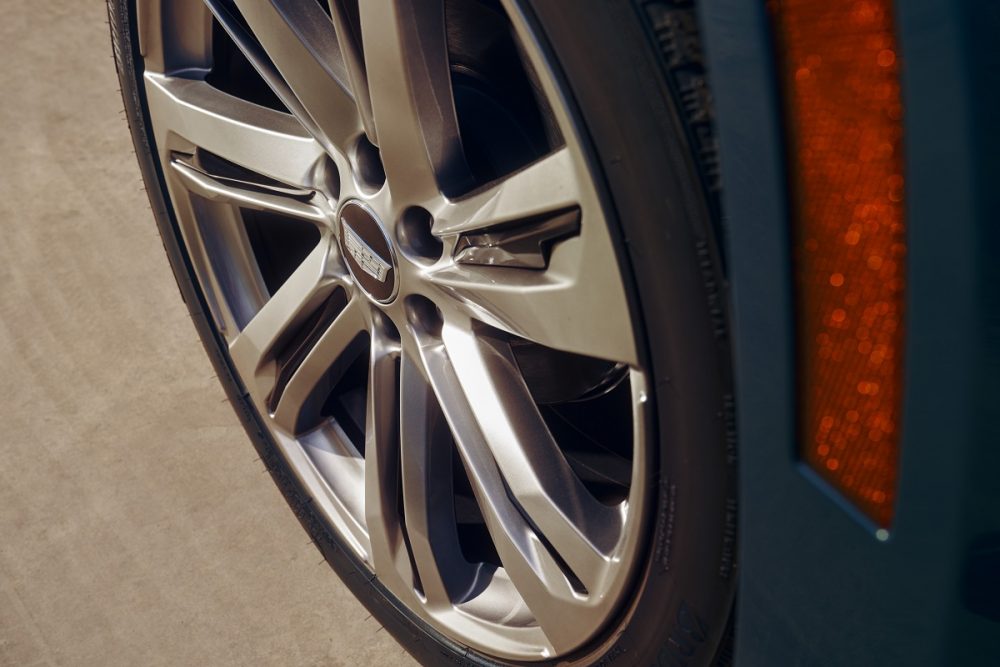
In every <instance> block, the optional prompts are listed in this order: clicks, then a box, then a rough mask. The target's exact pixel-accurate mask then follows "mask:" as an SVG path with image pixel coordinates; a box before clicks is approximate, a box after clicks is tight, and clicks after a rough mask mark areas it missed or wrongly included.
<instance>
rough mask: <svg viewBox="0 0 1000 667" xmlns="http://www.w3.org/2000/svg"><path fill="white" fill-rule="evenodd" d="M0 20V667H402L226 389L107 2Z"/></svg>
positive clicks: (26, 11)
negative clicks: (166, 225) (182, 265)
mask: <svg viewBox="0 0 1000 667" xmlns="http://www.w3.org/2000/svg"><path fill="white" fill-rule="evenodd" d="M0 15H2V16H3V19H2V20H0V63H3V65H2V66H0V91H3V92H2V94H0V666H8V665H9V666H14V665H17V666H21V665H194V664H199V665H247V664H251V665H267V664H292V665H321V664H322V665H390V664H391V665H400V664H409V663H410V658H409V657H408V656H407V655H406V654H405V653H404V652H403V651H402V649H400V647H399V646H398V645H397V644H396V643H395V642H394V641H393V639H392V638H391V637H390V636H389V635H388V633H386V632H385V631H381V628H380V626H379V625H378V624H377V623H376V622H375V621H374V620H372V619H370V618H369V616H368V613H367V612H366V611H365V609H364V608H363V607H362V606H361V605H360V604H359V603H358V602H356V601H355V600H354V599H353V598H352V597H351V595H350V593H349V592H348V591H347V589H346V588H345V587H344V586H343V585H342V584H341V583H340V581H339V580H338V579H337V578H336V576H335V575H334V574H333V572H332V570H330V569H329V567H328V566H327V565H326V564H325V563H324V562H321V556H320V555H319V553H318V552H317V550H316V549H315V547H313V546H312V545H311V544H310V542H309V540H308V538H307V537H306V535H305V533H304V532H303V531H302V530H301V528H300V527H299V524H298V522H297V521H296V520H295V518H294V517H293V516H292V513H291V511H290V510H289V509H288V508H287V507H286V505H285V503H284V501H283V500H282V498H281V497H280V495H279V493H278V491H277V490H276V488H275V487H274V486H273V485H272V483H271V480H270V478H269V477H268V475H267V474H266V473H265V472H264V471H263V468H262V466H261V464H260V463H259V462H256V461H255V453H254V451H253V448H252V446H251V445H250V444H249V442H248V441H247V440H246V438H245V436H244V434H243V431H242V429H241V428H240V426H239V425H238V423H237V420H236V417H235V416H234V415H233V413H232V411H231V409H230V407H229V405H228V404H227V403H226V402H225V401H224V399H223V394H222V390H221V389H220V388H219V387H218V386H217V384H216V380H215V379H214V377H213V374H212V369H211V366H210V364H209V362H208V359H207V358H206V356H205V353H204V351H203V350H202V348H201V345H200V343H199V342H198V340H197V338H196V335H195V330H194V327H193V326H192V324H191V323H190V321H189V319H188V316H187V313H186V311H185V309H184V305H183V304H182V302H181V299H180V297H179V295H178V292H177V288H176V287H175V285H174V281H173V278H172V277H171V275H170V270H169V268H168V267H167V262H166V259H165V256H164V253H163V250H162V248H161V246H160V240H159V238H158V236H157V233H156V229H155V226H154V223H153V220H152V217H151V214H150V212H149V208H148V205H147V202H146V196H145V194H144V192H143V188H142V184H141V183H140V180H139V173H138V169H137V167H136V163H135V159H134V157H133V155H132V146H131V143H130V140H129V136H128V132H127V128H126V124H125V120H124V118H123V117H122V115H121V109H122V105H121V101H120V99H119V96H118V91H117V80H116V77H115V70H114V63H113V61H112V59H111V50H110V47H109V39H108V29H107V25H106V23H105V15H104V6H103V2H101V0H85V1H83V2H71V1H70V0H58V1H57V2H17V1H15V0H0Z"/></svg>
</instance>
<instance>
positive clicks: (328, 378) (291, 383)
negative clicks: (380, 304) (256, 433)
mask: <svg viewBox="0 0 1000 667" xmlns="http://www.w3.org/2000/svg"><path fill="white" fill-rule="evenodd" d="M366 308H367V304H366V303H365V302H363V301H362V299H361V298H360V297H353V298H351V299H350V301H348V302H347V304H346V305H345V306H344V308H343V310H342V311H340V313H339V314H338V315H337V316H336V318H335V319H334V320H333V323H332V324H331V325H330V326H329V328H327V329H326V330H325V331H324V332H323V333H322V334H320V335H319V338H318V340H316V342H315V345H314V346H313V347H312V348H311V349H310V350H309V352H308V353H307V354H306V356H305V358H304V359H303V360H302V363H301V365H299V367H298V369H297V370H296V371H295V373H294V374H293V375H292V376H291V378H290V379H289V380H288V383H287V385H286V386H285V387H284V389H283V392H282V394H281V399H280V401H279V402H278V404H277V407H276V408H275V411H274V421H275V423H277V424H278V425H279V426H281V427H282V428H284V429H285V430H287V431H288V432H289V433H296V432H298V431H299V430H300V426H299V425H300V424H301V423H302V422H303V420H308V419H310V418H311V419H315V418H316V416H317V414H318V411H319V408H320V405H319V404H318V403H317V399H318V400H320V401H321V400H322V398H323V397H325V396H326V394H327V393H329V390H330V389H332V388H333V384H334V383H335V382H336V380H337V379H338V373H337V371H342V370H343V368H342V367H340V366H338V362H343V361H347V360H346V359H344V357H345V356H346V355H345V353H346V352H347V350H348V348H349V347H350V345H351V344H352V343H353V342H354V341H355V340H357V338H358V336H359V335H360V334H362V333H363V332H364V331H365V330H366V329H367V328H368V318H367V313H366V312H365V310H366Z"/></svg>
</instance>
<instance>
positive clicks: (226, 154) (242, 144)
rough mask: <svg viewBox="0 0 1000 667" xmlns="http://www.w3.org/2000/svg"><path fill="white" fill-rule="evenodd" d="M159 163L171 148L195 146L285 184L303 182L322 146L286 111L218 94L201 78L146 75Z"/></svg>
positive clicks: (167, 157)
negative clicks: (284, 112) (158, 151)
mask: <svg viewBox="0 0 1000 667" xmlns="http://www.w3.org/2000/svg"><path fill="white" fill-rule="evenodd" d="M145 79H146V94H147V98H148V100H149V110H150V116H151V117H152V121H153V126H154V127H155V128H156V143H157V147H158V148H159V150H160V154H161V159H162V160H163V161H164V167H166V166H167V164H168V163H169V159H170V158H169V153H170V151H171V150H177V149H184V148H187V147H188V146H197V147H199V148H202V149H204V150H207V151H209V152H211V153H214V154H215V155H218V156H220V157H223V158H225V159H227V160H229V161H230V162H234V163H236V164H238V165H240V166H243V167H246V168H247V169H250V170H252V171H255V172H257V173H259V174H262V175H264V176H267V177H269V178H273V179H275V180H277V181H280V182H282V183H288V184H291V185H305V184H307V183H308V182H309V175H310V173H311V171H312V169H313V168H314V165H315V164H316V161H317V160H319V159H320V157H322V156H323V154H324V153H323V149H322V148H321V147H320V145H319V144H317V143H316V142H315V141H314V140H313V139H312V138H311V137H310V136H309V134H308V133H307V132H305V131H304V130H303V129H302V126H301V125H300V124H299V123H298V122H297V121H296V120H295V119H294V118H292V117H291V116H289V115H288V114H283V113H280V112H278V111H272V110H271V109H266V108H264V107H261V106H258V105H256V104H252V103H250V102H245V101H243V100H241V99H238V98H236V97H232V96H231V95H227V94H225V93H223V92H220V91H218V90H216V89H215V88H213V87H212V86H210V85H208V84H207V83H205V82H204V81H198V80H193V79H181V78H175V77H165V76H161V75H157V74H146V75H145Z"/></svg>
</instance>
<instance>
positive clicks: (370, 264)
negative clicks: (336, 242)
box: [337, 199, 398, 303]
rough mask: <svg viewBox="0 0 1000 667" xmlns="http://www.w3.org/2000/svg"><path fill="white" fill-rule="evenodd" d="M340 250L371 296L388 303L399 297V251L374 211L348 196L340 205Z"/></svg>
mask: <svg viewBox="0 0 1000 667" xmlns="http://www.w3.org/2000/svg"><path fill="white" fill-rule="evenodd" d="M337 224H338V225H339V227H340V251H341V253H343V255H344V261H345V262H347V267H348V268H349V269H350V271H351V275H353V276H354V281H355V282H356V283H357V284H358V285H360V286H361V289H363V290H364V291H365V293H366V294H368V295H369V296H370V297H371V298H373V299H375V300H376V301H378V302H379V303H388V302H390V301H392V300H393V298H394V297H395V296H396V288H397V282H398V278H397V273H398V272H397V271H396V253H395V251H394V250H393V248H392V243H391V242H390V241H389V237H388V236H387V235H386V233H385V229H384V228H383V227H382V223H381V221H380V220H379V219H378V216H377V215H375V212H374V211H373V210H372V209H371V208H370V207H369V206H368V205H367V204H365V203H364V202H361V201H358V200H357V199H349V200H348V201H346V202H344V204H343V205H342V206H341V207H340V214H339V215H338V222H337Z"/></svg>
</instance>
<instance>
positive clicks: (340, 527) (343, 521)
mask: <svg viewBox="0 0 1000 667" xmlns="http://www.w3.org/2000/svg"><path fill="white" fill-rule="evenodd" d="M511 4H512V3H509V2H505V5H511ZM563 111H565V110H563ZM567 141H569V139H567ZM578 146H579V144H577V147H578ZM345 180H350V179H345ZM595 187H596V186H595ZM345 192H346V190H345ZM376 194H377V193H376ZM352 196H353V197H354V198H353V199H352V198H350V197H352ZM379 196H381V195H379ZM373 197H374V195H371V196H367V197H366V196H365V194H364V193H363V192H361V191H358V192H356V193H353V194H347V195H345V199H344V200H342V203H341V204H340V206H339V207H338V213H337V215H336V217H335V218H334V219H335V220H336V221H337V223H336V225H335V227H336V228H338V231H339V220H340V215H339V210H340V209H342V208H343V206H345V205H347V204H348V203H351V202H356V203H357V204H358V205H359V206H364V207H366V208H368V210H371V207H369V206H368V204H367V203H366V201H364V200H362V198H364V199H367V200H371V199H372V198H373ZM373 215H374V212H373ZM375 219H376V220H378V219H379V218H378V217H377V216H375ZM379 227H380V229H381V231H382V234H383V235H384V236H385V237H386V241H387V243H388V246H389V248H390V249H391V251H392V253H393V257H392V259H393V266H394V268H395V269H396V276H395V280H394V288H393V296H392V298H391V299H390V300H389V301H392V299H395V298H396V297H397V295H398V293H399V283H400V276H399V271H398V268H399V263H398V257H397V256H396V254H395V248H394V244H393V242H392V239H391V237H390V236H389V234H388V233H387V231H386V229H385V228H384V227H383V226H382V225H379ZM341 237H342V235H341V234H338V235H337V242H336V244H335V245H337V247H341V245H340V239H341ZM324 238H325V239H326V238H328V237H326V236H324ZM328 240H332V239H328ZM341 249H342V248H341ZM203 289H205V288H204V287H203ZM633 379H634V383H633V390H634V392H636V394H637V396H638V395H641V396H642V400H638V399H637V401H636V402H637V403H645V396H646V391H647V389H646V388H645V378H644V375H643V374H642V372H641V371H638V370H635V369H633ZM636 385H638V386H639V387H641V389H639V390H637V389H636ZM251 394H253V392H251ZM254 399H255V403H256V404H257V409H258V412H260V415H261V421H262V423H264V424H266V425H267V426H268V433H269V434H270V436H271V437H272V438H274V439H275V440H276V441H277V443H278V445H279V448H280V449H281V451H282V452H283V453H284V455H285V456H286V459H288V460H289V463H290V465H291V467H292V469H293V470H294V471H295V474H296V476H298V477H299V479H300V481H302V482H303V483H304V484H305V486H306V487H307V488H309V489H310V493H311V494H312V495H314V497H316V496H322V495H326V496H328V497H329V498H328V500H329V502H326V503H321V507H322V508H323V511H324V514H326V515H327V517H328V518H329V519H331V523H333V525H334V529H335V531H336V532H337V533H338V535H339V536H340V537H341V538H342V539H344V540H345V541H346V542H347V543H348V544H349V545H350V546H351V547H352V548H353V549H354V551H355V553H356V555H358V556H359V557H360V558H361V559H362V560H364V561H366V562H369V563H370V556H369V553H370V550H369V549H366V547H365V545H364V539H362V538H359V537H358V535H357V530H356V528H357V527H356V526H355V527H351V526H349V525H348V524H349V523H350V517H345V516H344V514H345V510H344V507H343V503H342V500H343V499H342V498H340V497H338V495H337V493H336V492H335V491H334V490H333V489H331V488H330V486H329V481H328V480H327V479H325V478H324V476H323V474H322V473H321V472H319V471H318V469H317V466H316V463H315V461H314V460H312V459H310V458H309V454H308V452H306V451H305V449H304V448H303V445H302V442H301V441H300V440H301V439H295V438H291V437H289V436H288V435H287V434H282V433H281V432H280V431H275V430H274V429H273V427H272V425H271V424H270V423H269V422H268V419H267V410H266V409H263V410H262V409H261V406H260V400H259V397H258V396H256V395H254ZM648 419H649V415H648V413H647V412H645V410H644V409H637V410H636V418H635V419H634V420H633V423H634V426H635V429H636V433H637V436H636V445H637V447H636V452H635V456H636V461H639V459H640V455H641V456H642V457H643V458H645V457H647V456H648V452H647V450H646V447H645V445H646V443H647V441H648V437H647V433H646V431H647V429H646V428H645V426H644V424H645V422H646V421H647V420H648ZM640 444H641V445H643V447H642V448H641V449H640V447H639V445H640ZM643 467H644V466H643V465H635V466H634V468H633V489H634V490H635V491H636V498H635V499H636V500H637V501H640V502H638V503H636V504H637V505H638V507H637V508H636V509H638V510H642V511H640V512H638V513H637V515H633V517H632V518H633V519H634V520H635V521H636V522H638V523H640V524H642V523H644V519H643V517H644V514H645V510H644V501H643V499H644V498H645V496H646V495H647V494H646V490H645V484H644V480H643V476H642V475H641V474H640V472H641V469H642V468H643ZM630 498H631V495H630ZM347 514H350V513H349V512H347ZM362 532H364V531H363V529H362ZM630 539H631V540H632V545H631V546H632V547H637V545H638V544H639V543H641V539H638V538H636V537H635V536H634V535H632V536H631V538H630ZM411 610H412V608H411ZM417 611H426V609H423V608H418V609H417ZM418 616H421V617H424V618H426V616H425V615H424V614H420V613H418ZM451 617H454V620H453V623H454V625H452V626H449V625H448V623H447V622H445V623H444V625H445V627H446V628H450V629H452V630H455V627H457V626H460V625H462V624H463V623H465V625H468V623H467V621H468V620H469V619H468V615H467V614H466V613H465V612H464V611H463V610H462V609H460V608H458V607H457V606H456V607H453V608H452V609H448V610H439V611H438V612H436V613H435V614H432V615H431V617H430V620H431V621H432V622H434V624H435V625H437V624H438V623H441V622H442V621H443V620H445V619H447V618H451ZM471 627H472V629H473V631H475V630H476V629H477V628H479V627H480V626H475V625H473V626H471ZM446 634H448V633H446ZM458 634H459V635H460V637H461V638H462V639H464V640H465V641H467V642H468V643H470V644H471V645H473V647H475V648H479V649H480V650H483V651H485V652H487V653H489V654H494V655H502V656H505V657H512V658H521V659H532V658H540V657H551V655H548V654H545V653H544V651H545V650H544V649H543V650H542V652H541V653H540V652H539V650H538V649H537V648H536V647H534V646H532V648H531V649H530V650H523V647H521V646H515V647H512V648H510V649H509V650H497V648H496V646H495V645H490V644H489V643H488V642H485V643H484V642H483V641H482V638H481V637H480V638H479V640H477V638H476V637H474V636H473V635H474V634H475V632H471V633H464V632H462V631H458ZM515 643H516V642H515ZM529 643H530V642H529Z"/></svg>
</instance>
